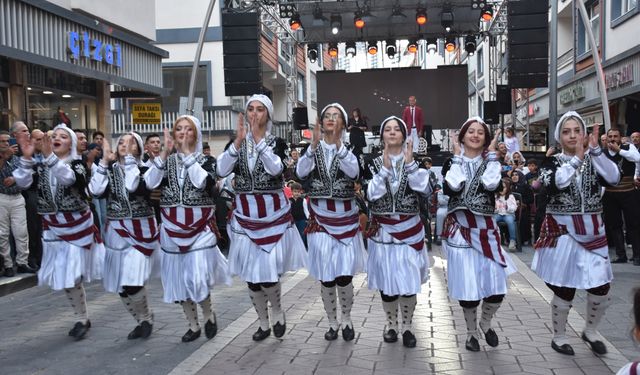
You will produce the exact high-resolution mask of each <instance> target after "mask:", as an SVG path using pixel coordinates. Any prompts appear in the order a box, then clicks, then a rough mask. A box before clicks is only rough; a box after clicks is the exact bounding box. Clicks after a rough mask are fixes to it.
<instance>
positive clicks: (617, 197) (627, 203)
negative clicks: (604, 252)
mask: <svg viewBox="0 0 640 375" xmlns="http://www.w3.org/2000/svg"><path fill="white" fill-rule="evenodd" d="M602 206H603V209H604V223H605V226H606V227H607V231H608V233H609V235H611V237H612V238H611V240H612V242H613V245H614V246H615V248H616V255H617V256H618V257H619V258H626V257H627V251H626V248H625V243H624V231H623V224H624V227H626V229H627V236H629V237H630V238H629V239H630V241H631V247H632V248H633V257H634V258H640V233H639V232H638V230H637V228H638V224H639V223H640V220H639V219H640V205H639V202H638V194H636V192H635V191H625V192H609V191H605V193H604V196H603V197H602ZM623 218H624V223H623Z"/></svg>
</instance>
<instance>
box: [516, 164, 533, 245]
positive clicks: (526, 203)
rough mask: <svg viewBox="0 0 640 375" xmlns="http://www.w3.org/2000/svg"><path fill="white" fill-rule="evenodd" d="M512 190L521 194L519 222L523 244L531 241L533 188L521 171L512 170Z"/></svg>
mask: <svg viewBox="0 0 640 375" xmlns="http://www.w3.org/2000/svg"><path fill="white" fill-rule="evenodd" d="M511 191H512V192H513V193H518V194H519V195H520V198H521V199H520V210H519V211H520V215H519V217H518V220H519V221H518V223H519V228H518V230H519V231H520V241H521V243H523V244H527V243H530V241H531V209H530V208H531V207H532V205H533V199H534V196H533V188H532V187H531V185H529V184H527V181H526V179H525V176H524V175H523V174H522V173H520V171H513V172H511Z"/></svg>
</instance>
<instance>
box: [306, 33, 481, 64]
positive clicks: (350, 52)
mask: <svg viewBox="0 0 640 375" xmlns="http://www.w3.org/2000/svg"><path fill="white" fill-rule="evenodd" d="M457 39H458V38H456V37H451V36H449V37H447V38H445V42H444V49H445V50H446V51H447V52H453V51H455V50H456V47H457ZM427 42H428V45H429V46H430V47H428V49H433V50H435V49H436V47H435V44H436V41H435V40H428V41H427ZM385 49H386V51H385V52H386V53H387V56H388V57H389V58H390V59H392V58H393V57H394V56H395V55H396V53H397V52H398V46H397V43H396V41H395V40H394V39H388V40H386V42H385ZM464 50H465V52H467V54H469V55H470V56H472V55H473V54H474V53H475V52H476V38H475V37H474V36H473V35H467V36H466V37H464ZM407 51H408V52H410V53H416V52H418V39H417V38H414V39H410V40H409V44H408V45H407ZM344 52H345V55H346V56H347V57H354V56H355V55H356V42H353V41H352V42H346V43H345V51H344ZM318 53H319V51H318V44H316V43H310V44H308V45H307V58H309V61H310V62H311V63H314V62H316V60H318ZM327 53H328V54H329V56H330V57H332V58H334V59H335V58H337V57H338V43H336V42H330V43H329V44H328V47H327ZM367 53H368V54H370V55H372V56H373V55H375V54H377V53H378V42H377V41H375V40H372V41H369V42H367Z"/></svg>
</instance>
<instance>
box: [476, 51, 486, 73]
mask: <svg viewBox="0 0 640 375" xmlns="http://www.w3.org/2000/svg"><path fill="white" fill-rule="evenodd" d="M476 56H478V78H480V77H482V75H483V74H484V54H483V53H482V48H480V49H478V50H477V51H476Z"/></svg>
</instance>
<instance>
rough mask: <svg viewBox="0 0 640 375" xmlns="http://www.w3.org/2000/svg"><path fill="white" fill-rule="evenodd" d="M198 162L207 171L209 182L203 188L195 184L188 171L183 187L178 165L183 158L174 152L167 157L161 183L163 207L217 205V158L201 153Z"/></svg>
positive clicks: (161, 204)
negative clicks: (180, 181)
mask: <svg viewBox="0 0 640 375" xmlns="http://www.w3.org/2000/svg"><path fill="white" fill-rule="evenodd" d="M196 163H198V164H200V165H201V166H202V168H203V169H204V170H205V171H207V173H208V174H209V177H207V183H206V185H205V187H204V188H203V189H198V188H196V187H195V186H193V183H192V182H191V180H190V178H189V174H188V173H186V175H185V178H184V183H183V184H182V188H181V187H180V183H179V180H178V167H179V166H181V165H182V160H178V155H176V154H173V155H171V156H169V157H168V158H167V163H166V165H165V171H164V177H163V179H162V183H161V185H160V190H161V191H162V196H161V198H160V206H161V207H175V206H185V207H213V206H215V183H216V159H215V158H208V157H206V156H205V155H202V154H200V155H199V156H198V157H197V159H196Z"/></svg>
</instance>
